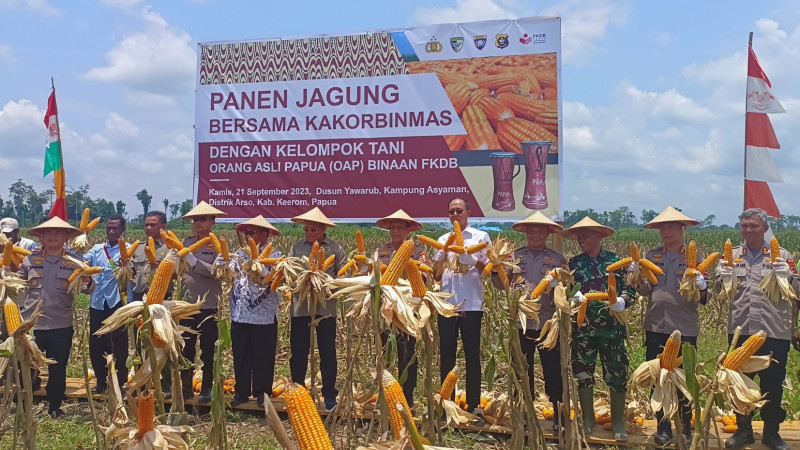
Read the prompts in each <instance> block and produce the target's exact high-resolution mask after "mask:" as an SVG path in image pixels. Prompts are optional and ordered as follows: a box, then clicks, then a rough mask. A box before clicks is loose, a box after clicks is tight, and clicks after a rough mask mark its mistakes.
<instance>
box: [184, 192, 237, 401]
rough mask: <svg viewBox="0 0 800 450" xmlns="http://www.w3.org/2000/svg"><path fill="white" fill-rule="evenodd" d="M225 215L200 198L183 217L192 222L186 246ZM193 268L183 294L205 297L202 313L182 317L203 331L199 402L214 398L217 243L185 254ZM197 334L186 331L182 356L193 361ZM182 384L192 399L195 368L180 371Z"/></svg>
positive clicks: (219, 287) (218, 285)
mask: <svg viewBox="0 0 800 450" xmlns="http://www.w3.org/2000/svg"><path fill="white" fill-rule="evenodd" d="M225 215H226V214H225V213H224V212H222V211H220V210H218V209H217V208H214V207H213V206H211V205H209V204H208V203H206V202H204V201H201V202H200V203H198V204H197V206H195V207H194V208H192V210H191V211H189V212H188V213H186V215H184V216H183V217H181V218H182V219H184V220H191V221H192V236H189V237H187V238H186V239H184V240H183V246H184V247H188V246H190V245H192V244H194V243H195V242H197V241H198V240H200V239H203V238H205V237H207V236H208V235H209V233H211V227H213V226H214V223H215V220H216V218H217V217H222V216H225ZM184 258H185V260H186V262H187V263H189V265H190V266H191V269H189V272H187V273H186V275H185V276H184V277H183V281H182V284H181V297H182V298H183V299H185V300H186V301H188V302H189V303H197V301H198V300H201V299H203V300H205V303H204V304H203V307H202V309H201V310H200V313H199V314H196V315H195V316H193V317H191V318H189V319H186V320H182V321H181V325H183V326H185V327H190V328H191V329H192V330H194V331H196V332H198V333H199V334H200V352H201V353H200V360H201V361H202V363H203V368H202V371H203V383H202V385H201V386H200V396H199V397H197V401H198V402H199V403H208V402H210V401H211V386H212V382H213V369H214V343H215V342H217V337H218V332H217V319H216V316H215V314H216V312H217V305H218V304H219V300H220V297H222V283H221V282H220V280H219V279H217V278H216V277H215V276H214V262H215V260H216V259H217V252H216V250H214V246H213V245H211V243H209V244H208V245H206V246H205V247H204V248H202V249H200V250H198V251H196V252H195V253H187V254H186V256H185V257H184ZM197 337H198V336H197V334H194V333H185V334H184V338H183V339H184V342H185V344H186V345H185V346H184V347H183V356H184V357H185V358H186V359H188V360H189V361H191V362H192V363H194V359H195V356H196V355H197V349H196V345H197ZM181 386H182V388H183V397H184V398H191V397H193V396H194V393H193V392H192V369H186V370H182V371H181Z"/></svg>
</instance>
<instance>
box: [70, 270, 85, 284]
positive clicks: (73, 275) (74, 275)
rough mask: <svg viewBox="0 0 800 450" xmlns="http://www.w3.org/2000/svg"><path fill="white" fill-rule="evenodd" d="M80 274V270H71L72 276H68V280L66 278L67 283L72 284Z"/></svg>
mask: <svg viewBox="0 0 800 450" xmlns="http://www.w3.org/2000/svg"><path fill="white" fill-rule="evenodd" d="M81 272H82V270H81V269H75V270H73V271H72V274H70V276H69V278H67V281H68V282H70V283H72V282H73V281H75V278H78V275H80V274H81Z"/></svg>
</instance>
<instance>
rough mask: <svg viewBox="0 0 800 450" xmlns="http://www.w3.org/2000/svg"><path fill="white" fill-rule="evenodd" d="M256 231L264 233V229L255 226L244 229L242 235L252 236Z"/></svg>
mask: <svg viewBox="0 0 800 450" xmlns="http://www.w3.org/2000/svg"><path fill="white" fill-rule="evenodd" d="M256 233H266V230H259V229H257V228H250V229H248V230H245V231H244V235H245V236H252V235H254V234H256Z"/></svg>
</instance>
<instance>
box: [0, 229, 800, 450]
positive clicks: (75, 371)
mask: <svg viewBox="0 0 800 450" xmlns="http://www.w3.org/2000/svg"><path fill="white" fill-rule="evenodd" d="M278 228H279V229H280V230H281V231H282V232H283V235H282V236H279V237H277V238H275V239H274V240H273V245H274V246H275V247H276V248H278V249H279V250H281V251H282V252H284V253H286V252H288V250H289V248H290V247H291V245H292V244H293V243H294V242H295V241H296V240H298V239H300V238H301V237H302V228H301V227H300V226H299V225H296V224H286V225H285V224H281V225H278ZM357 228H358V227H357V226H355V225H350V224H347V225H342V226H340V227H337V228H334V229H331V230H329V231H330V232H329V236H330V237H331V238H332V239H333V240H335V241H337V242H340V243H341V244H342V245H344V247H345V250H346V251H348V252H349V251H352V250H353V249H354V246H355V244H354V242H353V234H354V231H355V230H356V229H357ZM361 229H362V232H363V233H364V236H365V240H366V243H367V248H368V249H373V248H377V247H378V246H379V245H382V244H384V243H385V242H386V241H388V234H387V233H386V232H385V231H384V230H380V229H377V228H361ZM175 231H176V232H177V233H178V234H179V235H180V236H182V237H183V236H187V235H189V233H190V230H189V229H188V228H181V229H176V230H175ZM444 231H445V229H443V228H439V227H436V226H431V225H426V227H425V229H424V230H423V233H424V234H426V235H429V236H433V237H438V236H439V235H440V234H441V233H443V232H444ZM218 234H220V235H223V236H225V237H226V238H227V239H230V240H231V242H236V237H235V233H234V231H233V229H232V226H230V225H224V226H220V227H219V233H218ZM491 234H492V237H494V236H495V235H496V233H491ZM503 234H504V235H506V236H508V237H509V238H510V239H511V240H512V241H514V242H515V243H517V244H519V245H523V244H524V236H523V235H522V234H520V233H517V232H512V231H508V232H504V233H503ZM128 235H129V237H131V238H141V237H143V232H142V231H141V230H129V233H128ZM777 237H778V239H779V240H780V241H781V243H782V244H783V245H784V246H785V247H788V248H790V249H792V250H795V249H798V248H800V231H787V232H782V233H778V235H777ZM688 238H690V239H694V240H696V241H697V242H698V246H699V247H700V251H701V252H703V253H704V254H708V253H710V252H712V251H720V250H721V248H722V244H723V243H724V241H725V239H728V238H730V239H731V240H732V241H733V242H735V243H736V242H738V241H739V234H738V232H737V231H736V230H725V231H723V230H697V231H691V232H690V233H689V234H688ZM102 239H103V234H102V232H98V231H95V232H93V234H92V236H91V237H90V240H94V241H95V242H100V241H102ZM631 241H635V242H637V243H638V244H639V246H640V248H642V250H645V249H649V248H653V247H656V246H657V245H658V244H659V238H658V233H657V232H656V231H653V230H634V229H629V230H621V231H619V232H618V233H617V234H616V235H614V236H613V237H612V238H609V239H607V240H606V242H605V244H604V245H605V247H606V248H607V249H609V250H611V251H615V252H617V253H620V254H623V255H627V254H628V244H629V243H630V242H631ZM577 253H578V249H577V246H576V244H575V243H574V242H573V241H565V255H566V256H567V257H568V258H569V257H570V256H573V255H575V254H577ZM88 304H89V300H88V297H87V296H78V297H77V298H76V305H77V306H78V308H79V310H80V311H82V314H81V318H80V319H79V327H80V326H83V324H84V323H85V316H86V308H87V307H88ZM643 316H644V309H643V302H639V303H638V304H637V305H636V306H634V307H633V308H632V310H631V320H630V326H629V329H628V340H627V344H628V351H629V356H630V361H631V363H630V368H629V370H630V371H633V370H634V369H635V368H636V367H637V366H638V365H639V364H640V363H641V362H643V361H644V345H643V342H644V333H643V331H642V326H641V324H642V320H643ZM700 316H701V335H700V338H699V343H698V352H699V359H700V360H701V361H706V362H709V363H711V364H706V371H708V370H709V369H710V368H711V367H712V366H713V361H714V360H716V357H717V356H718V355H719V353H720V352H722V351H724V350H725V349H726V348H727V329H726V327H727V306H725V305H717V304H715V303H713V302H711V303H709V305H706V306H702V307H701V313H700ZM340 320H343V319H340ZM484 320H485V322H484V326H483V330H482V332H483V337H482V343H483V345H482V352H483V362H484V364H486V362H488V361H489V360H490V358H491V357H492V356H494V357H496V360H497V369H496V370H497V372H496V375H495V378H494V383H493V384H494V389H495V390H496V391H498V392H500V391H502V390H503V389H504V387H505V385H506V381H505V380H506V379H507V373H508V368H507V366H506V365H505V364H504V363H503V362H502V361H503V360H504V358H505V356H504V350H503V345H504V336H503V335H502V333H501V331H500V328H498V327H493V326H490V322H487V321H486V320H487V319H486V316H485V319H484ZM288 322H289V313H288V302H286V301H283V302H282V310H281V312H280V315H279V349H278V353H277V365H276V373H275V374H276V378H277V377H280V376H289V365H288V360H289V324H288ZM79 331H80V329H79V328H76V333H75V336H76V343H75V346H74V348H73V351H72V355H71V358H70V362H69V365H68V369H67V374H68V376H70V377H76V378H78V377H82V374H83V370H82V367H81V363H82V360H81V358H82V355H81V354H80V352H79V351H78V348H79V346H78V343H77V337H78V336H79V334H80V333H79ZM338 339H339V340H340V342H339V344H341V340H342V339H343V335H341V334H340V336H339V338H338ZM339 348H344V346H343V345H339ZM340 353H342V354H340V355H339V356H340V365H339V367H340V374H341V372H342V370H343V367H345V361H344V355H343V352H340ZM537 357H538V356H537ZM434 364H438V361H435V362H434ZM458 364H459V365H461V366H463V354H459V362H458ZM364 366H365V367H364V368H363V372H364V374H367V373H368V370H369V367H366V366H368V365H367V364H364ZM538 369H539V367H537V377H538V378H539V380H538V381H537V388H538V390H539V391H541V390H543V383H542V382H541V376H540V375H539V374H538V372H539V370H538ZM798 369H800V354H798V353H797V352H794V351H791V352H790V356H789V361H788V367H787V377H786V381H785V390H784V397H783V399H784V407H785V408H786V409H787V410H788V413H789V415H788V419H789V420H792V419H798V418H799V417H800V391H798V390H797V389H796V388H795V385H796V382H797V375H796V373H797V371H798ZM224 372H225V373H227V374H228V376H232V375H233V369H232V357H231V354H230V352H228V353H227V354H226V355H225V361H224ZM367 378H368V377H367ZM596 378H597V380H598V386H597V389H596V392H597V395H598V396H603V391H604V385H603V382H602V374H601V371H600V367H599V364H598V368H597V373H596ZM435 383H436V382H435ZM422 385H423V383H422V379H421V377H420V379H419V382H418V391H417V395H416V397H417V398H421V397H422V391H421V389H422ZM460 387H463V381H462V382H461V383H460ZM485 388H486V383H484V389H485ZM636 399H637V400H639V403H640V404H646V401H645V400H646V399H645V398H644V397H643V396H641V395H639V396H636ZM46 409H47V408H46V401H40V402H39V403H38V404H37V411H36V418H37V420H38V426H39V429H38V438H37V441H38V445H39V447H40V448H45V449H49V448H53V449H60V448H95V445H94V432H93V429H92V426H91V416H90V415H89V412H88V407H87V404H86V403H85V402H78V401H75V400H70V401H67V403H66V404H65V408H64V409H65V410H66V411H67V413H68V417H67V418H66V419H61V420H57V421H54V420H51V419H50V418H49V417H47V415H46V414H45V412H46ZM227 414H228V416H227V420H228V431H229V444H230V446H231V448H236V449H239V448H241V449H245V448H278V447H277V443H276V442H275V441H274V439H273V438H272V433H271V431H269V430H268V429H267V428H266V427H265V422H264V419H263V417H262V416H260V415H254V414H249V413H239V412H230V411H229V412H228V413H227ZM190 424H191V425H192V426H193V427H194V433H192V435H191V445H192V448H202V447H203V446H204V445H205V438H206V436H207V435H208V432H209V430H210V428H211V424H210V418H209V417H208V416H207V415H206V416H199V417H192V418H191V420H190ZM6 425H11V424H10V423H7V424H6ZM285 425H286V426H287V428H288V429H290V427H289V425H288V421H285ZM9 430H10V429H9ZM290 433H291V431H290ZM10 443H11V435H10V434H9V432H8V431H7V432H6V433H5V434H4V435H3V436H2V437H0V448H11V445H10ZM445 445H449V446H451V447H456V448H503V447H504V445H506V442H505V441H504V440H503V439H502V438H501V439H500V440H498V439H497V438H495V437H491V436H485V435H476V434H474V433H464V432H461V431H459V430H447V431H446V432H445Z"/></svg>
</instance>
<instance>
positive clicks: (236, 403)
mask: <svg viewBox="0 0 800 450" xmlns="http://www.w3.org/2000/svg"><path fill="white" fill-rule="evenodd" d="M247 400H249V399H248V398H247V397H245V396H243V395H242V396H240V395H239V394H234V395H233V400H231V407H232V408H235V407H237V406H239V405H241V404H242V403H247Z"/></svg>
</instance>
